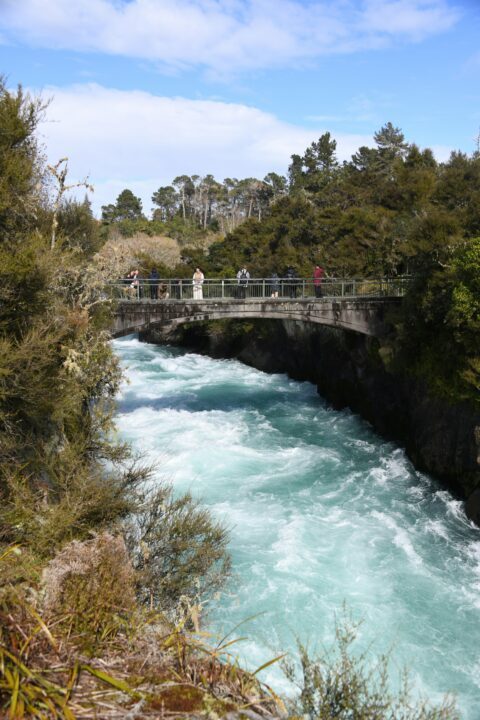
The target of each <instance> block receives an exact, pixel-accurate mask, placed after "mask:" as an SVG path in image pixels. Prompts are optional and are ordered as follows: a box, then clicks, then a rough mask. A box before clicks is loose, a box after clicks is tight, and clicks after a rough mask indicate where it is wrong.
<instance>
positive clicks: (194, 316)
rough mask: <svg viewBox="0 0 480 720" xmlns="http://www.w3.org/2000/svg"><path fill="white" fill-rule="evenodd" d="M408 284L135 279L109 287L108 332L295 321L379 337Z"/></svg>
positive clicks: (399, 281) (394, 281) (396, 281)
mask: <svg viewBox="0 0 480 720" xmlns="http://www.w3.org/2000/svg"><path fill="white" fill-rule="evenodd" d="M407 287H408V280H407V279H402V278H395V279H390V280H371V279H368V280H356V279H355V280H352V279H349V280H346V279H333V278H328V279H325V280H324V281H323V282H322V284H321V287H319V286H318V285H317V286H315V285H314V283H313V281H312V279H311V278H309V279H301V278H296V279H295V280H294V281H291V280H289V281H286V280H278V281H277V282H276V284H275V285H272V279H265V278H260V279H253V280H250V279H249V281H248V284H247V285H244V286H242V285H240V284H239V283H238V282H237V281H236V280H232V279H212V280H210V279H209V280H206V281H204V282H202V284H201V286H193V284H192V281H191V280H183V279H182V280H175V279H166V280H161V279H158V280H153V281H152V280H142V281H138V280H134V281H133V282H132V283H129V282H127V283H125V282H122V283H115V284H113V285H111V286H110V291H111V294H112V296H113V297H114V298H115V299H116V300H117V303H116V306H115V313H114V322H113V327H112V334H113V336H114V337H121V336H122V335H128V334H130V333H136V332H142V331H145V330H151V329H155V328H156V329H158V330H161V331H162V332H163V333H164V334H168V332H169V331H171V330H174V329H175V328H176V327H178V326H179V325H182V324H184V323H197V322H205V321H208V320H233V319H236V320H252V319H269V320H296V321H300V322H307V323H316V324H318V325H328V326H330V327H336V328H341V329H342V330H351V331H353V332H358V333H362V334H363V335H370V336H376V337H378V336H381V335H382V334H384V332H385V329H386V327H385V320H384V318H385V312H386V310H387V309H388V308H389V307H391V305H392V304H396V303H398V302H399V301H400V300H401V298H402V297H403V296H404V295H405V292H406V289H407Z"/></svg>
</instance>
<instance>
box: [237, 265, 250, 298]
mask: <svg viewBox="0 0 480 720" xmlns="http://www.w3.org/2000/svg"><path fill="white" fill-rule="evenodd" d="M237 280H238V297H239V299H240V300H245V298H246V297H247V286H248V281H249V280H250V273H249V272H248V270H247V268H245V267H243V268H242V269H241V270H239V271H238V272H237Z"/></svg>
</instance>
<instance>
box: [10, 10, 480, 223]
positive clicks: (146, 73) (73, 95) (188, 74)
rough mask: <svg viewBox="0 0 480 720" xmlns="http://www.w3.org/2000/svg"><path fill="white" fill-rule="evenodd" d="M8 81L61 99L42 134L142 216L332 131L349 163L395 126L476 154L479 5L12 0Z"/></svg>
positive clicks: (440, 147) (258, 170)
mask: <svg viewBox="0 0 480 720" xmlns="http://www.w3.org/2000/svg"><path fill="white" fill-rule="evenodd" d="M0 70H1V72H3V73H4V74H6V75H7V77H8V79H9V83H10V84H11V85H12V86H13V85H15V84H17V83H19V82H21V83H22V84H23V85H24V86H25V87H27V88H29V89H30V90H31V91H32V92H34V93H42V95H43V96H44V97H48V98H52V102H51V104H50V106H49V108H48V111H47V118H46V121H45V122H44V123H43V124H42V127H41V135H42V141H43V142H44V143H45V146H46V150H47V153H48V157H49V159H50V161H52V162H55V161H56V160H57V159H59V158H60V157H63V156H65V155H68V157H69V159H70V175H71V179H72V181H74V180H78V179H81V178H83V177H84V176H86V175H89V177H90V181H91V182H92V183H93V185H94V186H95V193H94V196H93V198H92V200H93V202H94V207H95V208H96V210H97V211H98V210H99V208H100V206H101V205H102V204H104V203H107V202H113V201H114V200H115V198H116V196H117V195H118V193H119V192H120V191H121V190H122V189H123V188H124V187H130V188H131V189H132V190H134V192H136V193H137V194H139V195H140V196H141V197H142V199H143V201H144V207H145V210H146V211H149V210H150V208H151V202H150V196H151V194H152V193H153V192H154V191H155V190H156V189H157V188H158V187H159V185H163V184H169V183H170V182H171V180H172V179H173V178H174V177H175V176H176V175H179V174H183V173H187V174H194V173H196V174H199V175H204V174H207V173H210V172H211V173H212V174H214V175H215V177H217V179H219V180H222V179H223V178H224V177H227V176H230V177H247V176H255V177H263V176H264V175H265V174H266V173H267V172H269V171H271V170H274V171H276V172H281V173H286V170H287V167H288V163H289V158H290V155H291V154H292V153H294V152H297V153H300V154H301V153H302V152H303V151H304V149H305V148H306V147H307V145H309V144H310V142H312V141H313V140H316V139H317V138H318V137H319V135H320V134H321V133H323V132H325V131H326V130H329V131H330V132H331V133H332V135H333V136H334V137H335V138H336V139H337V142H338V154H339V157H340V159H348V158H349V157H350V155H351V154H352V153H353V152H354V151H355V150H356V149H357V148H358V147H359V145H362V144H367V145H368V144H372V142H373V141H372V136H373V133H374V132H375V131H376V130H378V129H379V128H380V127H381V126H382V125H383V124H385V123H386V122H387V121H391V122H392V123H394V125H396V126H399V127H400V128H402V130H403V131H404V133H405V135H406V138H407V140H409V141H410V142H416V143H417V144H419V145H420V146H422V147H426V146H428V147H432V148H433V149H434V151H435V153H436V155H437V158H438V159H446V158H447V157H448V154H449V152H450V151H451V150H452V149H461V150H463V151H465V152H467V153H471V152H472V151H473V150H474V149H475V137H477V136H478V134H479V132H480V82H479V78H480V0H456V1H454V0H336V2H332V1H329V2H327V1H324V0H308V1H307V0H76V2H71V0H21V1H19V0H0Z"/></svg>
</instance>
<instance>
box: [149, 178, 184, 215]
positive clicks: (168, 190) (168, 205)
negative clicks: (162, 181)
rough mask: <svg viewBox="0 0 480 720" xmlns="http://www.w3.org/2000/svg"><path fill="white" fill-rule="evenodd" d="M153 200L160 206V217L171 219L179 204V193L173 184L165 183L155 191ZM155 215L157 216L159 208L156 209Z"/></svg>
mask: <svg viewBox="0 0 480 720" xmlns="http://www.w3.org/2000/svg"><path fill="white" fill-rule="evenodd" d="M152 202H153V203H154V204H155V205H156V206H157V208H158V214H159V216H160V219H161V220H163V221H166V220H170V218H172V217H173V216H174V214H175V211H176V209H177V206H178V194H177V192H176V191H175V188H174V187H173V186H172V185H164V186H162V187H159V188H158V190H156V191H155V192H154V193H153V195H152ZM154 216H155V218H156V217H157V210H155V211H154Z"/></svg>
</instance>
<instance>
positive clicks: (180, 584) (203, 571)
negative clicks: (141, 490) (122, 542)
mask: <svg viewBox="0 0 480 720" xmlns="http://www.w3.org/2000/svg"><path fill="white" fill-rule="evenodd" d="M227 543H228V533H227V531H226V530H225V528H223V527H222V526H221V525H220V524H219V523H217V522H215V521H214V520H213V519H212V517H211V515H210V513H209V511H208V510H207V509H203V508H201V507H200V506H199V504H198V503H197V502H196V501H195V500H193V498H192V496H191V495H190V494H188V493H187V494H185V495H182V496H181V497H178V498H175V497H174V496H173V493H172V489H171V488H170V487H168V486H167V485H161V486H160V488H157V489H155V490H154V491H150V492H147V493H146V494H145V496H144V499H143V503H142V508H141V509H140V510H139V511H138V512H137V513H135V515H134V516H133V517H132V519H131V521H130V522H129V524H128V527H127V545H128V547H129V550H130V553H131V556H132V558H133V565H134V567H135V569H136V570H137V571H138V594H139V597H140V600H141V601H142V602H143V603H145V604H150V606H152V607H157V608H160V609H161V610H162V611H163V612H170V613H174V612H175V611H176V610H177V608H178V605H179V603H180V602H181V601H182V600H183V599H186V600H187V602H188V603H190V604H194V603H198V602H200V603H201V602H204V601H205V599H206V598H207V597H208V596H211V595H212V594H213V593H215V592H216V591H218V590H219V589H220V588H221V587H222V586H223V585H224V583H225V580H226V578H227V577H228V575H229V574H230V565H231V563H230V557H229V555H228V553H227V550H226V547H227Z"/></svg>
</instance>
